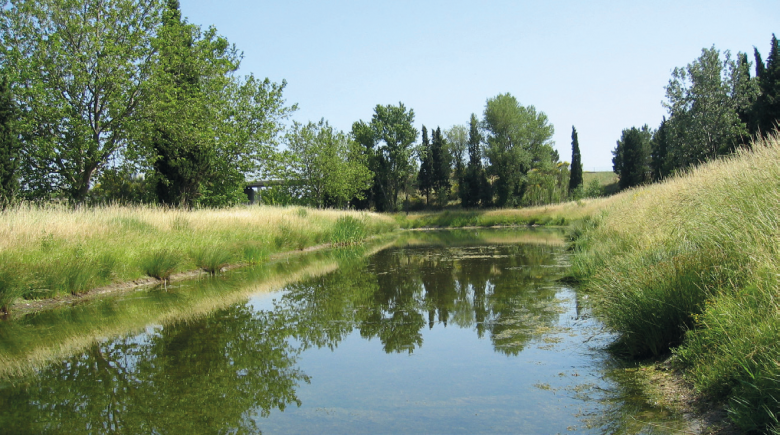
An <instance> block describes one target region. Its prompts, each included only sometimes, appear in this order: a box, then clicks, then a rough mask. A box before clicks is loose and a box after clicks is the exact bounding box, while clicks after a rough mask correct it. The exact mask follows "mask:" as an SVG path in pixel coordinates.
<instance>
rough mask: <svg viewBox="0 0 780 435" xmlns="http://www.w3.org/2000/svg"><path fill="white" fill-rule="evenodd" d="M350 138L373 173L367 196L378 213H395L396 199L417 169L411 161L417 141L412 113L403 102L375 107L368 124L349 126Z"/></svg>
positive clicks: (360, 123) (407, 185)
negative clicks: (350, 130)
mask: <svg viewBox="0 0 780 435" xmlns="http://www.w3.org/2000/svg"><path fill="white" fill-rule="evenodd" d="M352 136H353V137H354V138H355V140H356V141H357V142H358V143H359V144H360V145H361V146H362V147H363V151H362V152H363V153H365V154H366V155H367V156H368V162H369V164H368V167H369V169H370V170H371V171H372V172H373V173H374V184H373V187H372V189H371V193H370V196H369V197H368V201H369V203H372V204H373V205H374V206H375V207H376V209H377V210H378V211H395V210H397V208H398V205H399V204H398V196H399V195H400V194H401V193H403V192H407V191H408V188H409V184H410V181H411V178H412V177H413V176H414V173H415V172H416V170H417V168H416V167H415V165H414V159H413V158H412V153H413V150H414V148H413V144H414V141H415V140H417V130H416V129H415V128H414V110H412V109H408V110H407V109H406V107H404V105H403V103H398V105H397V106H393V105H387V106H382V105H377V106H376V107H375V108H374V116H373V117H372V118H371V123H370V124H366V123H365V122H363V121H358V122H356V123H355V124H353V125H352Z"/></svg>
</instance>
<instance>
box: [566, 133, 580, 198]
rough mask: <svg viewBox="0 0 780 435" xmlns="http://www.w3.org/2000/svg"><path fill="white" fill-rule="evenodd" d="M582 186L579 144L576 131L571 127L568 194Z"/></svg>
mask: <svg viewBox="0 0 780 435" xmlns="http://www.w3.org/2000/svg"><path fill="white" fill-rule="evenodd" d="M580 186H582V156H581V155H580V143H579V141H578V140H577V129H576V128H574V126H573V125H572V126H571V176H570V177H569V193H571V192H573V191H574V189H576V188H578V187H580Z"/></svg>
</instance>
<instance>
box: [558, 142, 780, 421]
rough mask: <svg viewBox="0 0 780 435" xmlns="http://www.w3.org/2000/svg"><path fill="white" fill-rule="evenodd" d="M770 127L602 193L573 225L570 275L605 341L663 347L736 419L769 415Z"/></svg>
mask: <svg viewBox="0 0 780 435" xmlns="http://www.w3.org/2000/svg"><path fill="white" fill-rule="evenodd" d="M778 161H780V138H779V137H778V136H777V135H775V136H773V137H771V138H769V139H767V140H766V141H759V142H756V143H754V144H753V149H752V151H750V150H740V151H738V152H737V153H736V155H734V156H732V157H727V158H720V159H716V160H714V161H711V162H710V163H708V164H706V165H703V166H700V167H698V168H696V169H693V170H691V171H689V172H687V173H685V174H683V175H681V176H678V177H673V178H671V179H669V180H668V181H666V182H664V183H662V184H658V185H653V186H649V187H644V188H639V189H630V190H628V191H626V192H624V193H622V194H620V195H617V196H614V197H612V198H610V199H608V200H602V201H603V205H604V212H603V213H601V214H597V215H596V217H595V218H592V219H585V220H583V221H582V222H581V223H580V224H579V225H577V226H576V228H575V230H574V232H573V238H574V242H573V247H574V251H575V254H574V258H573V261H572V269H573V274H574V276H575V277H576V278H577V279H579V280H580V281H582V283H583V287H584V289H585V290H586V291H588V292H590V293H592V295H593V298H592V299H593V300H594V302H593V305H594V307H595V310H596V312H597V314H598V315H599V316H600V317H602V318H603V319H604V320H605V322H606V323H607V325H608V326H610V327H611V328H613V329H614V330H615V331H617V332H618V333H619V334H620V335H619V340H618V342H617V344H616V349H617V350H620V351H623V352H625V353H627V354H629V355H634V356H646V355H659V354H662V353H664V352H668V350H669V349H672V350H673V351H674V353H675V355H676V361H677V363H678V364H679V365H680V366H681V367H683V368H685V369H686V374H687V376H688V377H689V378H690V380H691V381H693V383H694V384H695V386H696V388H697V389H698V390H699V391H701V392H703V393H705V394H707V395H709V396H711V397H715V398H720V399H723V400H727V401H728V404H729V412H730V416H731V418H732V419H733V420H734V421H735V422H736V423H737V424H739V425H740V427H742V428H743V430H745V431H754V430H758V431H778V430H780V425H778V421H777V416H778V415H780V401H778V400H780V382H778V380H780V367H779V366H778V365H777V361H778V359H780V345H778V343H780V330H779V329H778V325H780V318H778V313H780V306H778V302H777V288H778V281H777V276H778V272H779V271H780V263H779V262H778V259H779V258H780V256H779V255H778V251H777V249H778V243H777V238H776V235H777V234H778V232H780V207H778V206H777V204H780V202H778V199H780V189H779V188H778V184H777V182H776V181H777V180H778V179H780V166H778V164H777V162H778Z"/></svg>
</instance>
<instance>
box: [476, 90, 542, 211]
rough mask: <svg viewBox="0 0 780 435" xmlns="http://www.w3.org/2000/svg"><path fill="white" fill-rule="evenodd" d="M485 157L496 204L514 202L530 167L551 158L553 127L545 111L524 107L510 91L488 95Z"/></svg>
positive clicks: (521, 191) (485, 115) (510, 203)
mask: <svg viewBox="0 0 780 435" xmlns="http://www.w3.org/2000/svg"><path fill="white" fill-rule="evenodd" d="M484 117H485V119H484V126H485V129H486V131H487V133H488V134H487V147H486V149H485V156H486V157H487V159H488V161H489V162H490V166H489V168H488V171H489V172H490V173H491V174H492V175H494V176H496V177H497V179H496V181H495V188H496V193H497V196H498V203H497V205H498V206H506V205H512V204H514V205H517V204H519V202H520V200H521V199H522V196H523V188H524V182H525V180H526V175H527V173H528V171H529V170H531V169H532V168H534V167H535V165H538V164H539V163H541V162H544V161H549V160H550V159H551V156H552V153H553V149H552V141H551V139H552V135H553V132H554V128H553V126H552V125H549V124H548V122H547V115H545V114H544V112H537V111H536V108H535V107H534V106H527V107H524V106H522V105H520V103H518V101H517V100H516V99H515V97H513V96H512V95H510V94H508V93H507V94H500V95H498V96H496V97H494V98H490V99H488V101H487V104H486V105H485V113H484Z"/></svg>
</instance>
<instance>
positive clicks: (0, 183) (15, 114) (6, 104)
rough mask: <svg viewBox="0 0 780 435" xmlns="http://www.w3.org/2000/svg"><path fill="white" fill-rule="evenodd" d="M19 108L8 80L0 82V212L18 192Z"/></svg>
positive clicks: (3, 79) (20, 147) (12, 200)
mask: <svg viewBox="0 0 780 435" xmlns="http://www.w3.org/2000/svg"><path fill="white" fill-rule="evenodd" d="M19 115H20V113H19V108H18V107H17V105H16V102H15V101H14V97H13V94H12V93H11V86H10V85H9V83H8V80H7V79H6V78H5V77H3V78H2V80H0V210H5V209H6V208H7V207H8V206H9V205H10V204H12V203H13V202H14V199H15V198H16V194H17V191H18V190H19V160H20V157H21V156H20V152H21V149H22V144H21V141H20V140H19V133H18V131H17V129H18V122H19Z"/></svg>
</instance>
